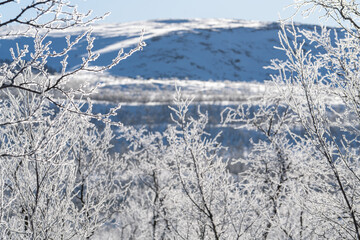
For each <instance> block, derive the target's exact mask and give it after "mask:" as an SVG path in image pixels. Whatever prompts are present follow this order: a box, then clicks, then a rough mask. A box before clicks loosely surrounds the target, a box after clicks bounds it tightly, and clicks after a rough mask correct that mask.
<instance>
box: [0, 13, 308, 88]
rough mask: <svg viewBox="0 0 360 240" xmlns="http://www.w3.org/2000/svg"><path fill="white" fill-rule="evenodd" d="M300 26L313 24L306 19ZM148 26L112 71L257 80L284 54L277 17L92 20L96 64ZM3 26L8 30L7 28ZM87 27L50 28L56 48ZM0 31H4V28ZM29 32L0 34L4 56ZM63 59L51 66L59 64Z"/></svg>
mask: <svg viewBox="0 0 360 240" xmlns="http://www.w3.org/2000/svg"><path fill="white" fill-rule="evenodd" d="M301 27H311V28H312V27H313V26H309V25H304V26H301ZM142 29H144V31H145V33H144V40H145V42H146V44H147V46H146V47H145V48H144V50H143V51H141V52H137V53H135V54H134V55H133V56H131V57H130V58H128V59H126V60H125V61H123V62H121V63H120V64H119V65H118V66H116V67H114V68H113V69H111V70H110V74H111V75H114V76H125V77H131V78H137V77H140V78H145V79H150V78H152V79H162V78H177V79H186V78H188V79H197V80H209V79H212V80H231V81H259V82H262V81H263V80H265V79H269V74H270V73H272V72H271V71H270V70H266V69H264V68H263V67H264V66H266V65H269V63H270V59H273V58H279V59H284V58H285V56H284V54H283V53H282V52H281V51H279V50H276V49H274V48H273V46H274V45H277V44H278V40H277V33H278V31H279V25H278V24H276V23H270V22H269V23H267V22H257V21H243V20H230V19H193V20H153V21H146V22H131V23H122V24H105V25H104V24H103V25H95V26H93V36H95V37H96V40H95V48H94V50H95V51H96V52H98V53H100V54H101V56H100V58H99V59H98V61H97V62H96V64H97V65H105V64H106V63H109V62H111V59H112V58H113V57H115V56H116V54H117V51H118V50H119V49H121V48H125V50H128V49H129V48H131V47H132V46H134V45H136V44H137V43H138V41H139V39H140V35H141V31H142ZM4 31H5V30H4ZM83 31H84V29H79V28H77V29H73V30H72V31H71V32H68V31H67V32H56V33H52V34H51V35H50V36H49V37H48V38H47V41H52V45H51V46H52V49H53V50H61V49H62V48H63V47H64V46H65V38H64V37H65V36H66V35H71V37H72V39H74V38H75V37H76V36H77V35H78V34H80V33H81V32H83ZM0 34H1V33H0ZM32 41H33V40H32V39H31V38H24V37H22V38H18V39H15V41H14V39H3V40H0V51H1V53H2V54H1V57H0V59H2V60H4V59H10V53H9V51H8V49H9V48H10V47H13V48H15V47H16V45H15V42H18V43H19V45H20V46H22V45H24V44H28V45H30V46H31V45H32ZM85 48H86V41H85V39H83V41H81V43H80V44H79V45H78V46H77V47H76V48H75V49H74V50H73V51H71V52H70V54H69V55H70V56H69V58H68V61H69V66H70V67H74V66H76V65H78V64H79V63H80V61H81V56H83V54H84V53H85V51H86V49H85ZM59 61H60V59H55V60H52V61H50V62H49V63H48V65H49V66H51V67H52V68H55V69H57V70H59V69H60V65H59Z"/></svg>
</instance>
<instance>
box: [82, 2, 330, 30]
mask: <svg viewBox="0 0 360 240" xmlns="http://www.w3.org/2000/svg"><path fill="white" fill-rule="evenodd" d="M100 2H101V3H100ZM76 3H77V4H78V6H79V9H83V10H88V9H93V10H94V14H96V15H100V14H103V13H105V12H106V11H110V12H112V14H111V16H109V17H108V18H107V19H106V22H128V21H138V20H149V19H168V18H172V19H174V18H177V19H178V18H235V19H245V20H261V21H277V20H279V16H281V17H282V18H287V17H290V16H291V15H293V14H294V12H295V10H294V9H293V8H288V9H286V10H285V9H284V8H286V6H288V5H290V4H291V3H293V0H176V1H174V0H126V1H124V0H101V1H100V0H76ZM295 21H298V22H303V23H318V22H319V21H318V19H317V16H314V17H311V18H308V19H304V18H303V17H302V16H301V15H300V14H298V15H297V16H296V17H295ZM330 25H331V23H330Z"/></svg>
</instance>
